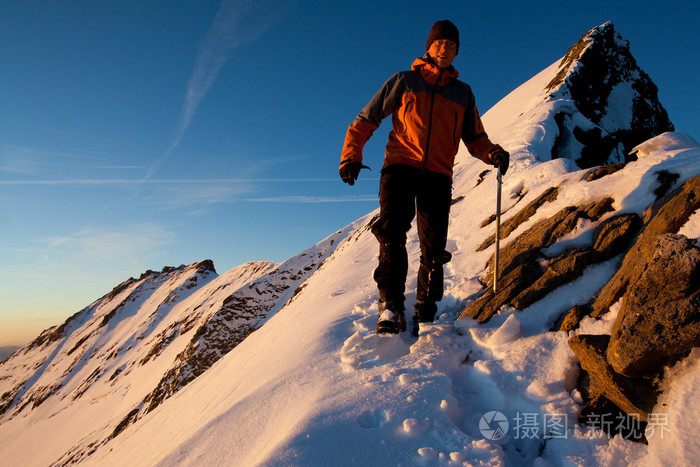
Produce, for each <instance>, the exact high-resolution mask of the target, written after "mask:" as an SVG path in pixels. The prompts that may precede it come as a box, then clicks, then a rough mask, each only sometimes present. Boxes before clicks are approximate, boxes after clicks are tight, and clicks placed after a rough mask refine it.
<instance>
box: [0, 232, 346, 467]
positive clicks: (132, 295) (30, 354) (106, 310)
mask: <svg viewBox="0 0 700 467" xmlns="http://www.w3.org/2000/svg"><path fill="white" fill-rule="evenodd" d="M349 232H350V229H349V228H345V229H342V230H340V231H338V232H337V233H335V234H333V235H331V236H330V237H328V238H327V239H325V240H323V241H321V242H319V243H318V244H316V245H314V246H313V247H311V248H309V249H307V250H305V251H303V252H302V253H300V254H299V255H297V256H294V257H292V258H290V259H288V260H286V261H284V262H282V263H279V264H278V263H273V262H269V261H255V262H250V263H245V264H242V265H240V266H237V267H236V268H233V269H232V270H230V271H228V272H227V273H226V274H224V275H222V276H218V275H217V273H216V270H215V269H214V264H213V262H212V261H211V260H204V261H200V262H197V263H193V264H190V265H182V266H179V267H165V268H163V270H162V271H151V270H149V271H147V272H145V273H143V274H142V275H141V276H140V277H139V278H130V279H128V280H126V281H124V282H122V283H121V284H119V285H118V286H116V287H115V288H114V289H113V290H112V291H111V292H109V293H108V294H106V295H105V296H104V297H102V298H100V299H98V300H96V301H95V302H93V303H92V304H91V305H89V306H88V307H86V308H84V309H83V310H81V311H79V312H78V313H76V314H75V315H73V316H72V317H70V318H69V319H68V320H66V322H64V323H63V324H62V325H60V326H57V327H54V328H50V329H48V330H46V331H44V332H43V333H42V334H41V335H40V336H39V337H37V338H36V339H35V340H34V341H33V342H31V343H30V344H29V345H28V346H26V347H25V348H24V349H22V350H21V351H19V352H17V353H16V354H15V356H14V357H12V358H11V359H10V360H9V361H7V362H5V363H4V364H3V366H2V367H1V368H0V385H1V386H0V394H1V398H0V417H1V418H0V419H1V420H3V421H7V420H12V419H13V418H14V417H17V416H20V415H21V414H24V413H26V412H27V411H32V412H36V411H37V410H39V409H41V406H42V405H43V404H44V403H45V401H47V400H48V399H49V398H52V399H54V400H57V401H62V402H59V403H58V404H59V405H60V406H63V407H64V409H65V407H67V406H70V404H71V402H72V401H75V400H78V399H81V398H82V397H84V396H85V395H86V394H87V393H89V392H90V391H91V390H98V391H103V390H105V389H99V388H100V387H108V388H109V389H108V393H106V394H104V395H103V396H101V397H106V398H111V397H113V398H121V397H122V396H121V391H128V396H126V397H124V399H123V404H126V405H127V406H130V407H131V408H130V409H129V410H128V411H127V413H125V414H120V413H113V414H107V427H108V430H109V431H110V435H109V436H108V437H107V438H98V439H95V440H93V441H92V442H91V443H90V446H92V447H91V449H90V451H94V449H96V446H98V445H100V444H103V443H104V442H107V441H108V440H109V439H111V438H112V437H114V436H117V435H118V434H119V433H120V432H121V431H122V430H124V429H125V428H126V427H127V426H129V425H130V424H131V423H133V422H135V421H136V420H138V419H139V418H140V417H141V416H142V415H144V414H146V413H148V412H150V411H151V410H153V409H154V408H156V407H157V406H158V405H160V404H161V403H162V402H163V401H165V400H166V399H167V398H168V397H170V396H172V395H173V394H174V393H176V392H177V391H179V390H180V389H182V388H183V387H184V386H186V385H187V384H188V383H190V382H191V381H192V380H194V379H195V378H196V377H197V376H199V375H201V374H202V373H204V372H205V371H206V370H207V369H208V368H210V367H211V366H212V365H213V364H214V363H216V361H218V360H219V359H220V358H221V357H222V356H224V355H226V354H227V353H228V352H229V351H230V350H231V349H233V348H234V347H235V346H236V345H237V344H238V343H240V342H241V341H242V340H243V339H245V338H246V337H247V336H248V334H250V333H251V332H253V331H254V330H255V329H257V328H258V327H259V326H261V325H262V324H263V322H264V321H265V319H266V318H268V317H269V316H270V315H271V314H274V313H275V312H276V311H278V310H279V309H280V308H281V307H282V306H283V305H284V303H285V302H286V301H288V300H289V299H290V298H291V297H293V295H294V293H295V291H296V290H297V288H298V287H300V286H301V285H302V284H303V282H304V280H305V279H306V278H308V277H309V276H310V275H311V274H313V273H314V272H315V271H316V269H317V268H318V267H319V266H320V265H321V263H322V262H323V261H324V260H325V259H326V258H327V257H328V256H329V255H330V254H331V253H332V251H333V249H334V247H335V246H337V242H339V241H341V240H342V239H343V238H344V237H345V236H347V235H348V234H349ZM133 379H136V380H139V381H140V382H141V383H143V384H139V385H138V386H139V389H136V390H135V389H134V386H135V385H134V384H133V381H132V380H133ZM96 388H98V389H96ZM120 388H122V389H120ZM64 409H61V410H64ZM88 452H89V451H88ZM85 454H86V450H85V449H84V447H83V446H82V445H78V446H76V447H75V448H74V449H71V450H69V451H68V452H66V454H65V455H64V456H63V457H62V458H61V460H60V461H59V462H60V463H66V462H76V461H78V460H80V459H81V458H82V457H83V456H84V455H85Z"/></svg>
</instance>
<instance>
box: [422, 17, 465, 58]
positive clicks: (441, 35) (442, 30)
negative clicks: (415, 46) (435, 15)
mask: <svg viewBox="0 0 700 467" xmlns="http://www.w3.org/2000/svg"><path fill="white" fill-rule="evenodd" d="M438 39H447V40H450V41H452V42H454V43H455V44H457V52H459V30H458V29H457V26H455V25H454V24H452V21H450V20H447V19H444V20H442V21H438V22H437V23H435V24H433V27H432V28H430V34H428V41H427V42H426V43H425V50H428V49H429V48H430V44H432V43H433V41H436V40H438Z"/></svg>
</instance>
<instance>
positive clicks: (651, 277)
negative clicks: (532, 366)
mask: <svg viewBox="0 0 700 467" xmlns="http://www.w3.org/2000/svg"><path fill="white" fill-rule="evenodd" d="M698 208H700V177H695V178H693V179H691V180H689V181H687V182H686V183H685V184H683V186H681V187H680V188H678V189H676V190H675V191H673V192H671V193H670V194H668V195H667V196H665V197H664V198H662V199H660V200H659V201H657V202H656V203H655V204H654V205H652V206H651V207H650V208H649V210H647V212H646V213H645V215H644V228H643V230H642V231H641V233H640V235H639V236H638V237H637V239H636V241H635V243H634V244H633V246H632V247H631V248H630V249H629V251H628V252H627V253H626V255H625V258H624V260H623V262H622V265H621V267H620V269H619V270H618V272H617V274H616V275H615V276H614V277H613V279H612V280H611V281H610V282H609V283H608V285H606V286H605V287H604V288H603V290H602V291H601V293H600V294H599V295H598V297H597V299H596V300H595V301H594V302H593V303H592V304H587V305H583V306H578V307H574V308H573V309H572V310H570V311H569V312H568V313H567V314H566V316H564V318H563V319H562V320H561V323H560V324H559V326H560V329H564V330H570V329H574V328H575V327H576V326H577V324H578V322H579V321H580V320H581V319H582V318H583V317H584V316H586V315H587V314H590V315H592V316H595V317H600V316H602V315H603V314H604V313H607V312H608V310H609V308H610V306H611V305H612V304H613V303H616V302H618V301H621V307H620V310H619V312H618V315H617V319H616V321H615V325H614V327H613V330H612V333H611V335H610V336H587V335H579V336H577V337H575V338H572V339H571V340H570V341H569V345H570V346H571V348H572V350H573V351H574V353H575V354H576V355H577V357H578V358H579V361H580V363H581V367H582V368H583V369H584V370H585V371H586V373H587V375H588V377H589V381H588V383H584V384H583V386H582V387H580V389H581V391H582V392H583V393H589V394H590V397H589V399H588V402H587V408H586V410H587V411H589V412H594V413H595V412H598V413H608V414H609V413H610V410H616V409H619V410H622V411H624V412H626V413H627V414H629V415H631V416H634V417H635V418H638V419H639V420H642V421H645V420H646V419H647V415H648V413H649V412H650V410H651V409H652V408H653V406H654V404H655V403H656V396H657V394H656V387H657V385H658V383H659V381H660V378H662V377H663V374H664V368H666V367H668V366H669V365H672V364H674V363H676V362H677V361H678V360H680V359H681V358H683V357H685V356H687V355H688V354H689V353H690V351H691V350H692V349H693V347H698V346H700V248H698V245H697V242H696V241H695V240H691V239H688V238H686V237H684V236H682V235H678V234H677V233H675V232H677V231H678V230H679V229H680V227H682V226H683V225H684V224H685V223H686V222H687V221H688V219H689V217H690V215H691V214H693V213H694V212H695V211H697V209H698ZM609 403H612V404H613V405H614V407H613V408H612V409H611V406H610V404H609Z"/></svg>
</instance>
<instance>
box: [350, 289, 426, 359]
mask: <svg viewBox="0 0 700 467" xmlns="http://www.w3.org/2000/svg"><path fill="white" fill-rule="evenodd" d="M378 313H379V309H378V306H377V304H376V302H375V303H373V304H372V305H369V306H365V307H363V306H355V308H354V309H353V311H352V316H353V318H354V319H353V327H354V329H355V333H354V334H353V335H352V336H350V337H349V338H347V339H346V340H345V342H344V343H343V347H342V349H341V350H340V360H341V362H342V365H343V367H344V369H345V370H346V371H352V370H359V369H361V368H370V367H375V366H380V365H383V364H385V363H387V362H392V361H395V360H398V359H399V358H401V357H403V356H404V355H408V354H409V353H410V351H411V344H412V343H413V341H414V340H415V338H413V337H412V336H411V335H410V333H408V332H403V333H401V334H399V335H398V336H391V335H377V334H376V333H375V331H374V329H375V327H376V325H377V316H378Z"/></svg>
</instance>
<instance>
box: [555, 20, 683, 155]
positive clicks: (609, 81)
mask: <svg viewBox="0 0 700 467" xmlns="http://www.w3.org/2000/svg"><path fill="white" fill-rule="evenodd" d="M545 90H546V91H547V92H549V93H550V94H549V98H550V99H554V100H556V99H567V100H570V101H571V102H572V103H573V104H574V106H575V108H576V110H577V111H578V112H579V113H580V114H581V115H582V116H583V117H584V118H585V121H577V122H575V123H574V120H580V119H576V118H574V117H573V115H572V112H570V111H567V110H564V109H560V110H559V111H558V112H557V114H556V116H555V121H556V123H557V126H558V127H559V132H560V134H559V137H558V138H557V141H556V142H555V144H554V147H553V148H552V158H553V159H554V158H558V157H568V158H571V159H574V160H576V162H577V164H578V165H579V167H581V168H588V167H593V166H596V165H603V164H607V163H615V162H626V161H629V160H633V159H634V157H633V156H630V155H629V153H630V151H631V150H632V148H634V147H635V146H636V145H638V144H640V143H642V142H644V141H646V140H647V139H649V138H652V137H654V136H657V135H659V134H662V133H665V132H667V131H673V130H674V127H673V124H672V123H671V121H670V120H669V117H668V114H667V112H666V110H665V109H664V108H663V106H662V105H661V103H660V102H659V98H658V88H657V87H656V85H655V84H654V82H653V81H652V80H651V78H650V77H649V75H647V74H646V73H645V72H644V71H643V70H642V69H641V68H639V66H638V65H637V61H636V60H635V59H634V57H633V56H632V53H631V52H630V46H629V42H628V41H627V40H625V39H623V38H622V36H621V35H620V34H619V33H618V32H617V31H616V30H615V26H614V25H613V23H612V22H606V23H604V24H602V25H600V26H597V27H595V28H593V29H591V30H590V31H588V32H586V33H585V34H584V35H583V36H582V37H581V38H580V39H579V40H578V41H577V42H576V43H575V44H574V45H573V46H572V47H571V48H570V49H569V50H568V52H567V53H566V55H565V56H564V58H563V59H562V60H561V62H560V64H559V70H558V72H557V73H556V75H555V76H554V78H553V79H552V80H551V81H550V82H549V83H548V84H547V85H546V87H545Z"/></svg>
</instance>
